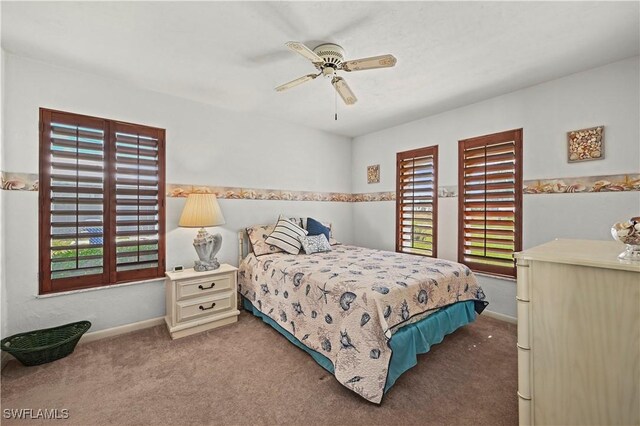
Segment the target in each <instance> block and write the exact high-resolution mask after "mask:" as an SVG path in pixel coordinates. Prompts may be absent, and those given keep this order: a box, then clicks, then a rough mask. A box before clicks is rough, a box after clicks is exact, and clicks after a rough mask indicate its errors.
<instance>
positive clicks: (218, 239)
mask: <svg viewBox="0 0 640 426" xmlns="http://www.w3.org/2000/svg"><path fill="white" fill-rule="evenodd" d="M193 247H195V249H196V253H198V258H199V260H196V261H195V264H194V265H193V270H194V271H196V272H205V271H214V270H216V269H218V268H219V267H220V262H218V259H217V258H216V254H218V252H219V251H220V248H221V247H222V235H220V234H215V235H210V234H208V233H207V231H206V230H205V229H204V228H202V229H200V231H198V235H197V236H196V238H194V240H193Z"/></svg>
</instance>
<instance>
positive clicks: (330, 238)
mask: <svg viewBox="0 0 640 426" xmlns="http://www.w3.org/2000/svg"><path fill="white" fill-rule="evenodd" d="M320 223H321V224H322V225H324V226H326V227H327V228H329V244H330V245H332V246H335V245H336V244H340V242H339V241H338V240H336V239H335V238H333V225H332V224H331V223H328V222H320ZM302 227H303V228H304V229H307V218H306V217H303V218H302Z"/></svg>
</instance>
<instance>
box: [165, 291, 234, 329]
mask: <svg viewBox="0 0 640 426" xmlns="http://www.w3.org/2000/svg"><path fill="white" fill-rule="evenodd" d="M233 297H234V294H233V293H224V294H219V295H214V296H210V297H204V298H199V299H192V300H187V301H184V302H178V304H177V305H178V306H177V312H176V314H177V315H176V316H177V318H176V320H177V322H179V323H181V322H186V321H192V320H196V319H199V318H203V317H207V316H212V315H215V314H217V313H220V312H224V311H227V310H230V309H231V307H232V305H233Z"/></svg>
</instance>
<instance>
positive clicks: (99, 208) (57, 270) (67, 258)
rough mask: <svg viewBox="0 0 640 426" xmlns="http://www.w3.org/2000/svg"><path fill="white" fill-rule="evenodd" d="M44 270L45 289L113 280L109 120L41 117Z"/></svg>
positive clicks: (60, 115) (47, 114) (55, 114)
mask: <svg viewBox="0 0 640 426" xmlns="http://www.w3.org/2000/svg"><path fill="white" fill-rule="evenodd" d="M40 123H41V124H40V126H41V152H40V162H41V167H40V169H41V174H40V180H39V184H40V206H41V209H42V218H43V220H42V221H41V225H40V246H41V247H40V249H41V253H45V254H46V256H41V263H40V274H41V277H42V278H43V279H42V281H41V282H42V288H43V290H44V291H61V290H66V289H70V288H79V287H91V286H95V285H97V284H101V283H102V282H104V280H105V279H106V280H108V277H109V270H108V262H107V257H106V254H107V252H108V239H106V238H105V235H106V232H107V227H106V226H105V225H106V210H107V206H108V195H107V192H106V176H105V158H106V156H107V148H106V144H105V135H106V133H107V128H108V126H107V123H106V122H105V121H104V120H100V119H95V118H91V117H84V116H78V115H74V114H65V113H58V112H51V111H44V112H43V113H42V116H41V122H40Z"/></svg>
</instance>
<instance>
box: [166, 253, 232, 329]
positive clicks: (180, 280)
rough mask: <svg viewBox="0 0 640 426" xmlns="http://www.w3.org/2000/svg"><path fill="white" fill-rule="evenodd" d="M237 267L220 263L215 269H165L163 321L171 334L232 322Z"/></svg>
mask: <svg viewBox="0 0 640 426" xmlns="http://www.w3.org/2000/svg"><path fill="white" fill-rule="evenodd" d="M237 271H238V268H236V267H234V266H231V265H227V264H223V265H220V268H218V269H216V270H215V271H206V272H195V271H194V270H193V269H186V270H184V271H181V272H167V273H166V275H167V278H166V284H165V285H166V312H167V314H166V316H165V322H166V323H167V328H168V329H169V333H170V334H171V338H173V339H177V338H179V337H184V336H188V335H190V334H194V333H199V332H201V331H205V330H209V329H212V328H216V327H220V326H223V325H227V324H231V323H234V322H236V321H237V320H238V315H239V314H240V311H238V309H237V297H238V296H237V289H238V279H237Z"/></svg>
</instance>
